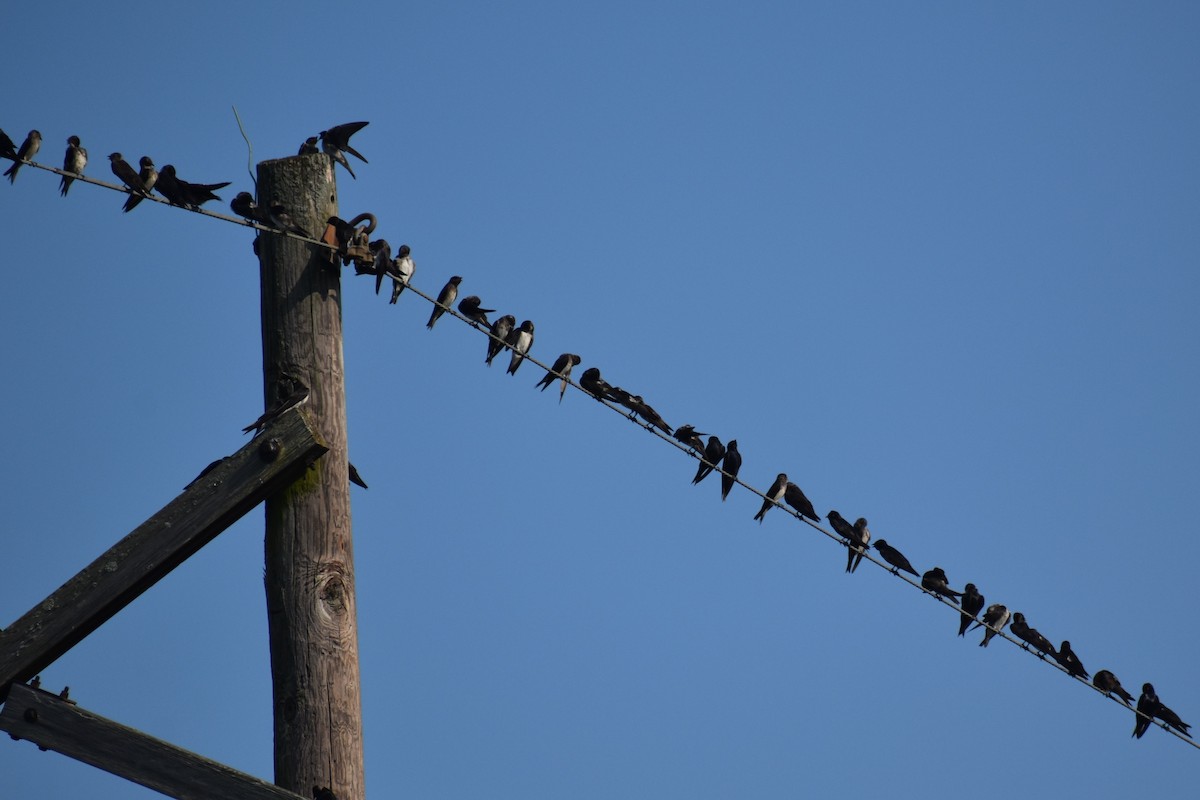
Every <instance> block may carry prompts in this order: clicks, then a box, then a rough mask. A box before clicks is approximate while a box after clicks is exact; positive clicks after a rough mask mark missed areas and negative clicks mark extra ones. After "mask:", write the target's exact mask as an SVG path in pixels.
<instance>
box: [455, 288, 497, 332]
mask: <svg viewBox="0 0 1200 800" xmlns="http://www.w3.org/2000/svg"><path fill="white" fill-rule="evenodd" d="M481 303H483V301H482V300H480V299H479V295H474V294H469V295H467V296H466V297H464V298H463V299H462V300H461V301H460V302H459V304H458V313H460V314H462V315H463V316H464V317H466V318H467V319H469V320H471V321H472V322H477V323H478V324H480V325H483V326H484V327H485V328H486V327H487V326H489V325H491V324H492V323H490V322H488V318H487V315H488V314H490V313H492V312H493V311H495V310H496V309H494V308H480V307H479V306H480V304H481Z"/></svg>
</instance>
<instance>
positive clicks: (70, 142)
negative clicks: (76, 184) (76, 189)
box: [58, 136, 87, 197]
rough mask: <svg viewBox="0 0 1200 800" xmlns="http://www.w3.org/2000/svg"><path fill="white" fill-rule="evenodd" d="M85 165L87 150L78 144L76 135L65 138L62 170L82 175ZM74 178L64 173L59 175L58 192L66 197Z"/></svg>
mask: <svg viewBox="0 0 1200 800" xmlns="http://www.w3.org/2000/svg"><path fill="white" fill-rule="evenodd" d="M86 166H87V150H85V149H84V148H83V146H82V145H81V144H80V142H79V137H78V136H72V137H70V138H69V139H67V154H66V155H65V156H63V171H64V172H74V173H75V174H76V175H82V174H83V168H84V167H86ZM74 180H75V179H74V178H69V177H67V176H66V175H63V176H61V177H60V179H59V181H58V193H59V194H61V195H62V196H63V197H66V196H67V192H68V191H70V189H71V183H72V182H73V181H74Z"/></svg>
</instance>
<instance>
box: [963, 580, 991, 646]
mask: <svg viewBox="0 0 1200 800" xmlns="http://www.w3.org/2000/svg"><path fill="white" fill-rule="evenodd" d="M984 602H985V601H984V599H983V595H981V594H980V593H979V590H978V589H976V588H975V584H973V583H968V584H967V585H966V586H964V587H963V596H962V618H961V619H960V620H959V622H958V635H959V636H966V634H967V627H968V626H970V624H971V623H972V622H974V621H975V616H976V615H977V614H978V613H979V612H980V611H982V610H983V604H984Z"/></svg>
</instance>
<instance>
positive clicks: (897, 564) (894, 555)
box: [873, 539, 921, 578]
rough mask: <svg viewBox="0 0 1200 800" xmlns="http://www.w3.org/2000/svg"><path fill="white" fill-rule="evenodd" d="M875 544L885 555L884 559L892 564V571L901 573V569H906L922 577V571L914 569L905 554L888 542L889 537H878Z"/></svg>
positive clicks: (880, 553)
mask: <svg viewBox="0 0 1200 800" xmlns="http://www.w3.org/2000/svg"><path fill="white" fill-rule="evenodd" d="M873 546H874V548H875V549H876V550H878V551H879V555H880V556H882V557H883V560H884V561H886V562H888V563H889V564H891V565H892V568H893V569H892V572H894V573H896V574H897V575H898V574H900V573H899V570H904V571H905V572H907V573H909V574H910V575H916V576H917V577H918V578H919V577H921V573H919V572H917V571H916V570H915V569H913V565H912V564H910V563H908V559H907V558H905V557H904V554H903V553H901V552H900V551H899V550H897V549H896V548H894V547H892V546H891V545H890V544H888V543H887V539H876V540H875V544H874V545H873Z"/></svg>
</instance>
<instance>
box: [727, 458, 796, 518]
mask: <svg viewBox="0 0 1200 800" xmlns="http://www.w3.org/2000/svg"><path fill="white" fill-rule="evenodd" d="M728 452H729V451H728V450H726V454H728ZM787 484H788V479H787V473H786V472H781V473H779V474H778V475H776V476H775V482H774V483H772V484H771V488H770V489H767V496H766V497H764V498H763V504H762V508H760V509H759V510H758V513H757V514H755V515H754V519H756V520H757V521H758V524H759V525H761V524H762V521H763V517H765V516H766V515H767V512H768V511H770V510H771V506H773V505H775V504H776V503H778V502H780V501H781V500H783V493H784V491H785V490H786V489H787Z"/></svg>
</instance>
